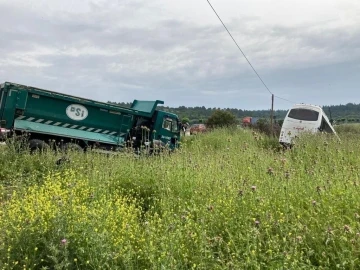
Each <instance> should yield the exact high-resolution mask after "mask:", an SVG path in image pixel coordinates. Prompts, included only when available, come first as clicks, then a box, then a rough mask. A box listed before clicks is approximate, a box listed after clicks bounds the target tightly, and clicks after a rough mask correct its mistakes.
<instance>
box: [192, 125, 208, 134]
mask: <svg viewBox="0 0 360 270" xmlns="http://www.w3.org/2000/svg"><path fill="white" fill-rule="evenodd" d="M205 131H206V126H205V125H204V124H194V125H192V126H191V127H190V135H193V134H197V133H203V132H205Z"/></svg>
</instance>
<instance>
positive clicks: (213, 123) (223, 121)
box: [206, 110, 238, 128]
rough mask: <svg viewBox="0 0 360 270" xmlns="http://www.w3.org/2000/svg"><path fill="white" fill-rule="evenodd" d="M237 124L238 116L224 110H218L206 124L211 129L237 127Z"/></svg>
mask: <svg viewBox="0 0 360 270" xmlns="http://www.w3.org/2000/svg"><path fill="white" fill-rule="evenodd" d="M237 124H238V121H237V119H236V116H235V115H233V114H232V113H231V112H228V111H223V110H216V111H215V112H214V113H213V114H212V115H211V116H210V117H209V118H208V120H207V122H206V125H207V126H208V127H209V128H216V127H231V126H236V125H237Z"/></svg>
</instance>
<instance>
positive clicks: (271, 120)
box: [270, 94, 274, 137]
mask: <svg viewBox="0 0 360 270" xmlns="http://www.w3.org/2000/svg"><path fill="white" fill-rule="evenodd" d="M270 132H271V137H272V136H274V94H271V113H270Z"/></svg>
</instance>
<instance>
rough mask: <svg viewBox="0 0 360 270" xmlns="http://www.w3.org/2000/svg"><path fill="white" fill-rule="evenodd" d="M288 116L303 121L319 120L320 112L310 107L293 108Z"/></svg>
mask: <svg viewBox="0 0 360 270" xmlns="http://www.w3.org/2000/svg"><path fill="white" fill-rule="evenodd" d="M288 117H289V118H293V119H296V120H303V121H317V120H318V119H319V112H317V111H313V110H308V109H292V110H291V111H290V113H289V115H288Z"/></svg>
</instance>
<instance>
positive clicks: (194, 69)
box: [0, 1, 360, 109]
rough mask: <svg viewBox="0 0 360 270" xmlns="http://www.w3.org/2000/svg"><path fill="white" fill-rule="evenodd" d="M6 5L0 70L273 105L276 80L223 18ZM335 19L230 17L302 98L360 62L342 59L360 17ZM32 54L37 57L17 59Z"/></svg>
mask: <svg viewBox="0 0 360 270" xmlns="http://www.w3.org/2000/svg"><path fill="white" fill-rule="evenodd" d="M108 3H110V2H108ZM0 8H1V10H3V14H4V16H3V20H4V21H10V22H11V23H10V24H9V25H6V26H5V25H4V24H2V25H1V26H0V32H1V35H0V43H1V44H2V46H1V47H0V53H1V55H2V57H3V59H2V60H1V61H0V78H3V79H5V80H8V78H9V79H11V80H14V81H15V82H18V81H19V82H20V83H29V84H32V85H34V86H39V87H44V88H49V89H54V90H58V91H64V92H68V93H70V92H73V93H75V94H78V95H82V96H88V97H91V98H96V99H101V100H104V101H107V100H110V99H112V100H116V101H131V100H132V99H134V98H164V99H165V100H166V103H167V104H171V105H173V106H177V105H182V104H185V105H189V106H194V105H207V106H213V107H214V106H224V107H240V108H247V109H251V108H255V107H256V108H261V106H262V107H265V108H266V107H268V93H267V90H266V89H265V88H264V87H263V86H262V85H261V82H259V80H258V79H257V77H256V76H255V75H254V73H253V72H252V70H251V69H250V67H249V66H248V64H247V63H246V61H245V60H244V58H243V57H242V55H241V54H240V53H239V52H238V51H237V48H236V47H235V45H234V44H233V43H232V41H231V39H230V38H229V37H228V36H227V34H226V32H224V29H223V28H222V26H221V25H217V26H198V25H194V24H192V23H191V22H184V21H180V20H178V19H159V20H158V21H156V23H152V24H149V25H143V26H140V25H136V24H133V22H131V20H132V19H133V18H132V17H133V16H134V15H133V13H134V12H133V10H134V9H136V10H139V11H137V12H140V13H141V12H144V14H146V11H145V10H143V6H142V4H141V3H140V2H139V1H137V2H132V1H128V2H126V3H125V4H124V5H122V6H120V7H118V6H117V5H110V6H108V7H106V5H95V4H92V5H91V12H86V13H80V14H76V15H74V14H69V13H61V14H56V13H53V12H50V13H41V12H37V11H33V10H30V11H27V10H23V9H21V8H20V7H14V6H11V5H4V4H0ZM127 20H130V22H128V21H127ZM122 22H124V23H122ZM325 26H326V25H324V28H321V27H320V26H317V27H310V26H303V27H300V28H294V27H283V26H261V25H259V23H258V18H256V17H251V18H242V19H241V20H239V19H237V20H232V21H231V22H230V23H229V29H230V30H231V31H232V32H233V33H234V36H235V38H236V39H237V40H238V41H239V43H240V45H241V47H242V48H243V49H244V51H245V53H246V55H247V56H248V57H249V59H250V60H251V61H252V63H253V64H254V66H255V67H256V68H257V70H258V71H259V73H260V74H261V75H262V76H263V78H264V80H265V81H266V82H267V83H268V85H269V87H270V88H271V89H274V92H275V93H277V94H278V95H284V97H287V98H289V99H291V97H292V98H293V99H296V100H302V98H303V96H305V97H307V95H308V94H309V93H311V92H307V91H306V89H318V90H319V91H320V90H321V91H324V90H325V89H326V87H325V86H324V85H318V84H317V83H316V82H318V81H322V82H324V81H326V82H327V81H329V78H327V76H332V78H330V80H333V79H334V78H337V79H338V80H339V81H340V80H344V78H347V77H346V76H347V72H348V71H349V69H350V68H356V67H355V66H353V64H351V65H347V64H343V65H335V63H342V62H345V61H348V59H352V60H353V61H354V62H356V60H358V59H359V58H360V51H359V49H358V48H359V43H360V35H359V31H360V30H359V29H360V27H358V28H356V29H355V30H353V31H352V32H347V31H344V28H329V27H328V28H327V27H325ZM325 56H328V58H329V59H328V60H327V59H326V57H325ZM12 58H16V59H17V62H11V61H10V60H11V59H12ZM22 59H23V61H27V63H28V65H31V64H32V63H33V65H34V67H31V66H28V67H26V66H25V67H24V66H21V65H18V66H17V65H16V63H18V62H19V61H22ZM39 63H43V64H44V66H41V65H40V64H39ZM36 65H37V66H38V67H37V66H36ZM335 70H338V73H336V72H335ZM351 81H352V82H359V81H358V79H357V78H356V77H351ZM332 83H333V85H335V84H336V81H334V80H333V82H332ZM347 86H348V87H349V88H351V89H353V88H354V86H353V85H350V84H348V85H347ZM288 89H290V90H291V89H295V90H296V91H292V92H291V94H289V93H290V90H288ZM312 91H313V90H312ZM212 93H220V94H219V95H213V94H212ZM340 94H341V93H340ZM359 98H360V97H359ZM248 100H253V102H252V103H251V102H249V101H248ZM254 100H255V102H254ZM216 104H218V105H216ZM222 104H223V105H222ZM230 104H231V105H230ZM257 106H260V107H257ZM283 106H288V105H283Z"/></svg>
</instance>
